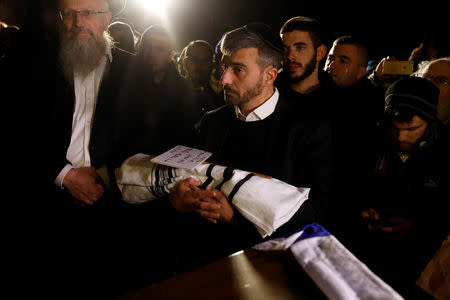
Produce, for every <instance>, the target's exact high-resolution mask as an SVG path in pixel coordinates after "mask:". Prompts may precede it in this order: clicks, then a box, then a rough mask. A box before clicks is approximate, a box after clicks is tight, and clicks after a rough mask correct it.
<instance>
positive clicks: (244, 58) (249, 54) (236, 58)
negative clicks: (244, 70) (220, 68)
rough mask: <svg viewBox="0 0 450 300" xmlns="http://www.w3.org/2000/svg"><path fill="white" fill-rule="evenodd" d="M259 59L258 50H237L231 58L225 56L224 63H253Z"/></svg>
mask: <svg viewBox="0 0 450 300" xmlns="http://www.w3.org/2000/svg"><path fill="white" fill-rule="evenodd" d="M258 57H259V54H258V49H257V48H253V47H252V48H241V49H239V50H236V51H235V52H234V53H233V54H232V55H231V56H230V55H223V57H222V61H223V62H227V63H235V62H236V63H238V62H239V63H251V62H255V63H256V59H257V58H258Z"/></svg>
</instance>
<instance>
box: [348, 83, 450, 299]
mask: <svg viewBox="0 0 450 300" xmlns="http://www.w3.org/2000/svg"><path fill="white" fill-rule="evenodd" d="M438 95H439V90H438V89H437V88H436V87H435V86H434V85H433V84H432V83H431V82H429V81H427V80H426V79H423V78H417V77H405V78H402V79H400V80H398V81H396V82H394V83H393V84H392V85H391V86H390V87H389V88H388V89H387V90H386V94H385V117H384V120H383V122H382V123H380V134H379V135H378V137H377V138H376V139H375V140H374V141H373V142H374V149H375V150H376V151H375V153H374V154H375V155H373V157H374V160H373V161H372V164H371V165H369V166H368V167H369V168H370V169H369V170H368V172H369V176H368V177H366V179H365V180H366V182H365V185H364V190H365V192H364V194H361V195H360V203H357V204H356V203H355V206H356V207H360V208H363V209H362V210H360V211H359V213H357V215H355V217H356V216H358V215H359V216H360V217H361V218H362V221H363V226H361V231H360V232H359V233H360V236H359V237H358V239H357V240H355V241H360V244H359V246H360V248H359V249H358V250H357V252H356V253H357V254H358V255H359V256H360V258H361V259H362V260H363V261H364V262H365V263H367V264H368V265H369V268H373V270H374V271H375V272H376V273H377V274H378V275H379V276H380V277H381V278H383V279H384V280H386V281H387V282H388V283H389V284H390V285H391V286H392V287H393V288H394V289H396V290H397V291H398V292H400V293H401V294H402V295H403V296H405V297H406V298H409V296H414V295H415V294H416V293H417V292H418V291H419V289H418V288H417V287H416V286H415V281H416V280H417V278H418V277H419V275H420V272H421V271H422V270H423V268H424V267H425V265H426V263H427V262H428V261H429V260H430V259H431V257H432V256H433V254H434V252H435V251H436V250H437V249H438V248H439V246H440V245H441V243H442V241H443V240H444V238H445V236H446V235H447V234H448V217H447V216H446V215H445V211H446V210H445V209H444V207H445V204H446V202H447V201H448V199H449V195H450V194H449V186H450V183H449V175H448V170H449V167H450V166H449V159H448V153H449V152H448V151H449V147H448V145H449V144H448V136H443V131H442V128H443V127H442V124H441V122H440V121H439V120H438V119H437V102H438ZM354 229H355V228H353V230H354Z"/></svg>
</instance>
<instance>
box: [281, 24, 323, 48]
mask: <svg viewBox="0 0 450 300" xmlns="http://www.w3.org/2000/svg"><path fill="white" fill-rule="evenodd" d="M295 30H298V31H307V32H309V35H310V37H311V40H312V42H313V44H314V48H316V49H317V47H319V46H320V45H322V44H324V42H323V38H322V25H321V23H320V22H319V21H318V20H316V19H313V18H309V17H305V16H298V17H293V18H291V19H289V20H287V21H286V23H284V25H283V26H282V27H281V29H280V35H283V34H285V33H286V32H292V31H295Z"/></svg>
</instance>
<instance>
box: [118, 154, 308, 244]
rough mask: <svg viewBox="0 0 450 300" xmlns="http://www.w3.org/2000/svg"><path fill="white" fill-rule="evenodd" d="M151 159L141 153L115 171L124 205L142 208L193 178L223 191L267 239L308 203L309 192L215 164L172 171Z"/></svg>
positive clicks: (204, 184) (130, 158)
mask: <svg viewBox="0 0 450 300" xmlns="http://www.w3.org/2000/svg"><path fill="white" fill-rule="evenodd" d="M152 158H153V156H150V155H147V154H142V153H138V154H135V155H133V156H131V157H129V158H128V159H126V160H125V161H124V162H123V164H122V165H121V167H120V168H117V169H116V170H115V172H116V180H117V184H118V187H119V189H120V191H121V193H122V198H123V200H124V201H126V202H128V203H131V204H139V203H144V202H147V201H151V200H153V199H158V198H161V197H164V196H167V195H169V194H170V192H171V191H172V189H173V188H174V187H175V186H176V184H177V183H178V182H180V181H182V180H184V179H187V178H190V177H191V178H194V179H197V180H199V181H201V182H203V185H202V187H203V188H206V187H212V188H216V189H218V190H220V191H221V192H222V193H223V194H224V195H225V196H226V197H227V199H228V201H230V203H232V205H233V206H234V207H235V208H236V209H237V210H238V211H239V212H240V213H241V214H242V215H243V216H244V217H245V218H247V219H248V220H249V221H250V222H252V223H253V224H254V225H255V227H256V229H257V230H258V232H259V233H260V234H261V236H262V237H266V236H269V235H271V234H272V233H273V232H274V231H275V230H276V229H277V228H279V227H280V226H281V225H283V224H285V223H286V222H287V221H288V220H289V219H290V218H291V217H292V216H293V215H294V214H295V212H296V211H297V210H298V209H299V208H300V206H301V205H302V204H303V203H304V202H305V201H306V200H307V199H308V194H309V188H297V187H294V186H292V185H289V184H287V183H285V182H283V181H281V180H278V179H275V178H264V177H261V176H257V175H254V174H253V173H250V172H246V171H242V170H238V169H233V168H229V167H224V166H219V165H214V164H201V165H199V166H197V167H196V168H194V169H192V170H185V169H179V168H172V167H168V166H165V165H160V164H155V163H153V162H151V159H152Z"/></svg>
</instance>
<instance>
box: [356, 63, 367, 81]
mask: <svg viewBox="0 0 450 300" xmlns="http://www.w3.org/2000/svg"><path fill="white" fill-rule="evenodd" d="M366 72H367V71H366V67H363V66H361V67H359V69H358V74H357V75H356V76H357V78H358V80H359V79H361V78H363V77H364V75H366Z"/></svg>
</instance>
